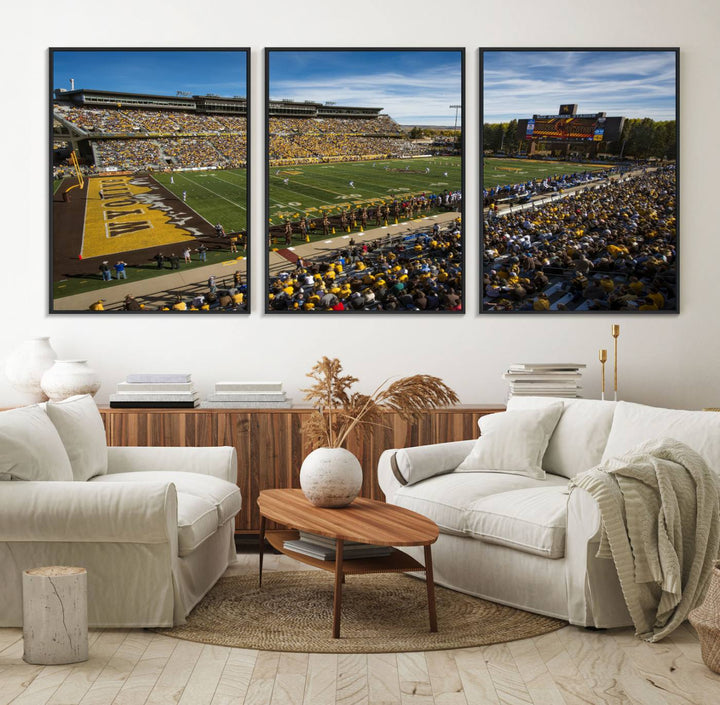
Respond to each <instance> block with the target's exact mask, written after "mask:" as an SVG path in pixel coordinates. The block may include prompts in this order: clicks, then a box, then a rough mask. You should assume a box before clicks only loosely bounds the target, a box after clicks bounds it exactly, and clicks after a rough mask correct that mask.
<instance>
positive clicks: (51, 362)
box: [5, 337, 100, 402]
mask: <svg viewBox="0 0 720 705" xmlns="http://www.w3.org/2000/svg"><path fill="white" fill-rule="evenodd" d="M56 358H57V353H56V352H55V351H54V350H53V348H52V346H51V345H50V339H49V338H48V337H39V338H29V339H28V340H26V341H25V342H24V343H22V344H21V345H20V346H19V347H18V348H17V350H15V351H14V352H13V353H12V354H11V355H10V356H9V357H8V358H7V360H6V361H5V375H6V376H7V378H8V380H9V381H10V383H11V384H12V386H13V387H14V388H15V389H17V390H18V391H19V392H22V393H23V394H26V395H28V396H29V397H30V398H31V401H33V402H42V401H47V400H48V399H50V401H61V400H62V399H67V398H68V397H71V396H74V395H76V394H91V395H93V396H94V395H95V393H96V392H97V390H98V389H100V378H99V377H98V375H97V373H96V372H95V370H93V369H92V368H90V367H89V366H88V364H87V360H57V359H56Z"/></svg>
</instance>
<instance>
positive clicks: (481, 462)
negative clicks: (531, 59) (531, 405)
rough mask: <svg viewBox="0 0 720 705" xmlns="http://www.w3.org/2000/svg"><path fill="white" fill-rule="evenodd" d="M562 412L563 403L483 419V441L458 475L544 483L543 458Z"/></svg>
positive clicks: (477, 444)
mask: <svg viewBox="0 0 720 705" xmlns="http://www.w3.org/2000/svg"><path fill="white" fill-rule="evenodd" d="M562 412H563V405H562V402H557V403H555V404H550V405H548V406H546V407H544V408H542V409H527V410H523V411H503V412H501V413H498V414H488V415H487V416H483V417H482V418H481V419H480V420H479V421H478V425H479V426H480V438H478V439H477V441H475V446H474V447H473V449H472V451H470V455H468V457H467V458H465V460H463V461H462V463H460V465H459V466H458V468H457V470H455V472H505V473H511V474H513V475H527V476H528V477H534V478H535V479H538V480H544V479H545V471H544V470H543V469H542V459H543V455H544V454H545V450H546V449H547V446H548V442H549V441H550V436H551V435H552V432H553V430H554V429H555V426H557V422H558V421H559V419H560V416H561V414H562Z"/></svg>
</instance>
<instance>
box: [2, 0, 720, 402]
mask: <svg viewBox="0 0 720 705" xmlns="http://www.w3.org/2000/svg"><path fill="white" fill-rule="evenodd" d="M11 7H12V6H11ZM80 8H83V9H80ZM3 14H4V17H3V24H4V25H5V31H4V32H3V34H4V35H5V36H4V37H3V42H2V43H1V50H2V74H3V101H2V103H3V105H2V109H1V110H0V120H2V132H1V133H0V134H2V138H3V139H2V157H1V159H2V170H1V174H0V179H1V180H2V190H1V191H0V193H2V208H3V212H2V238H3V242H2V247H1V248H0V321H1V322H2V332H1V333H0V360H2V359H4V358H5V357H6V356H7V355H8V354H9V353H10V352H11V351H12V350H13V349H14V348H15V347H16V346H17V345H18V344H19V343H20V342H21V341H23V340H24V339H25V338H27V337H29V336H32V335H50V336H51V341H52V343H53V345H54V347H55V349H56V351H57V352H58V354H59V356H60V357H65V358H77V357H82V358H87V359H88V360H89V361H90V362H91V364H92V365H93V366H94V367H95V368H96V369H97V370H98V371H99V372H100V373H101V375H102V379H103V387H102V389H101V390H100V392H99V393H98V397H97V398H98V401H100V402H101V403H102V402H105V401H107V396H108V394H109V393H110V392H111V391H113V389H114V385H115V384H116V383H117V382H118V381H121V380H122V379H123V378H124V377H125V375H126V374H127V373H129V372H133V371H151V370H163V369H169V368H172V369H175V370H188V371H190V372H192V373H193V377H194V379H195V381H196V382H197V383H198V386H199V388H200V390H201V392H203V393H207V392H209V391H210V390H211V388H212V384H213V382H214V381H216V380H218V379H230V378H235V379H237V378H244V379H268V378H271V379H280V380H283V382H284V383H285V388H286V389H287V390H288V392H289V393H290V394H291V395H292V396H293V397H294V398H295V400H296V401H300V396H301V395H300V394H299V392H298V389H299V388H301V387H303V386H304V385H305V382H306V379H305V377H304V374H305V373H306V372H307V371H308V370H309V369H310V367H311V366H312V364H313V363H314V361H315V360H316V359H317V358H318V357H320V356H321V355H329V356H338V357H340V359H341V360H342V361H343V363H344V365H345V369H346V370H347V371H348V372H350V373H352V374H354V375H355V376H357V377H360V379H361V388H362V390H363V391H368V390H369V389H371V388H372V387H373V386H374V385H375V384H376V383H378V382H379V381H380V380H382V379H383V378H385V377H387V376H390V375H402V374H408V373H414V372H423V373H429V374H435V375H439V376H441V377H443V378H444V379H445V381H446V382H447V383H449V384H450V385H451V386H452V387H454V388H455V389H457V390H458V392H459V393H460V396H461V399H462V401H463V402H465V403H476V402H498V401H503V400H504V399H505V383H504V382H503V381H502V380H501V379H500V375H501V373H502V372H503V370H504V368H505V366H506V365H508V364H509V363H511V362H517V361H544V360H548V361H550V360H572V361H578V362H586V363H588V369H587V371H586V374H585V395H586V396H589V397H590V396H592V397H597V396H599V390H600V370H599V363H597V362H596V360H597V350H598V348H601V347H606V348H611V347H612V346H611V343H612V340H611V337H610V324H611V322H618V323H620V325H621V337H620V351H621V352H620V395H621V398H624V399H629V400H635V401H640V402H645V403H651V404H659V405H666V406H675V407H687V408H699V407H702V406H718V405H720V373H719V372H718V365H717V360H718V351H719V350H720V319H719V317H718V309H719V308H720V295H718V286H717V280H718V278H719V276H720V272H718V266H719V265H720V232H719V231H718V203H719V202H720V189H719V188H718V164H720V148H719V147H718V144H719V143H720V139H719V133H718V129H717V127H716V125H717V122H718V116H720V92H719V91H718V79H717V71H718V69H719V68H720V4H718V3H717V2H716V0H684V2H676V1H673V2H670V1H669V0H634V1H632V0H631V1H628V0H605V2H601V3H596V2H578V1H577V0H555V1H554V2H552V3H550V4H548V3H539V2H537V0H508V2H478V0H455V2H451V3H445V4H443V3H438V2H431V1H430V0H414V1H411V2H408V1H407V0H399V1H398V0H393V2H378V1H377V0H360V1H359V2H339V1H335V2H333V1H332V0H270V1H269V2H242V1H238V0H234V1H220V0H207V2H198V1H197V0H192V1H190V0H175V1H174V2H157V1H155V2H153V1H152V0H143V1H142V2H140V1H138V0H128V1H126V2H121V3H117V2H115V3H107V4H104V3H94V4H92V5H87V4H82V3H65V4H63V3H58V2H56V1H53V2H48V1H46V0H41V1H39V0H35V2H24V3H15V7H14V9H6V10H4V11H3ZM302 45H305V46H310V47H312V46H351V45H352V46H360V47H362V46H386V47H424V46H465V47H466V49H467V54H466V85H467V90H466V136H467V153H466V191H467V197H466V242H467V247H466V249H467V255H466V257H467V259H466V262H467V265H466V272H467V292H468V293H467V304H468V311H467V313H466V314H465V315H464V316H461V317H460V316H425V317H418V316H408V317H403V316H382V315H379V316H363V317H358V316H351V317H350V316H349V317H347V318H345V317H342V316H333V317H331V318H330V317H327V316H317V317H315V316H297V317H290V316H266V315H264V314H263V313H261V310H262V308H263V266H264V260H263V252H262V244H261V243H262V242H263V232H262V230H263V223H264V200H263V199H264V174H263V169H264V167H263V147H264V145H263V135H262V132H263V129H262V125H263V123H262V120H263V105H262V101H263V95H264V76H263V74H264V68H263V52H262V49H263V47H265V46H271V47H272V46H276V47H277V46H302ZM49 46H65V47H68V46H70V47H71V46H92V47H98V46H100V47H102V46H115V47H122V46H132V47H153V46H169V47H182V46H238V47H242V46H251V47H252V50H253V52H252V81H253V83H252V90H251V97H252V101H253V102H252V119H253V121H254V122H253V127H254V133H253V138H252V158H253V163H252V169H251V177H252V184H253V193H252V201H253V212H252V225H251V227H252V238H253V243H254V247H253V252H252V266H253V268H254V271H255V273H256V275H255V277H254V279H253V284H252V299H253V306H252V308H253V312H252V315H250V316H241V317H236V316H207V317H202V316H193V317H187V318H185V317H176V316H172V317H171V316H168V317H163V316H156V315H153V316H147V317H145V316H127V317H122V316H108V317H103V316H86V315H53V316H49V315H48V313H47V300H48V282H47V279H48V265H47V261H48V194H47V176H46V175H47V168H48V159H47V141H46V135H47V125H46V119H47V100H48V96H47V85H48V76H47V72H48V68H47V66H48V57H47V51H46V50H47V47H49ZM481 46H488V47H493V46H495V47H498V46H499V47H519V48H520V47H537V46H557V47H592V46H601V47H640V46H642V47H653V46H661V47H666V46H679V47H680V49H681V59H680V60H681V96H680V103H681V112H680V115H681V165H682V168H681V177H680V183H681V219H680V233H681V282H682V288H681V298H682V301H681V308H682V312H681V313H680V314H679V315H655V316H652V315H643V316H617V317H615V318H611V317H608V316H606V315H600V316H592V315H586V314H583V315H580V314H578V315H567V316H566V315H560V316H553V317H545V316H532V315H522V316H521V315H514V316H479V315H478V302H477V299H478V297H477V293H476V292H477V288H478V278H479V272H478V266H477V264H476V263H477V262H478V260H479V234H478V233H479V228H480V222H479V217H478V213H477V210H478V200H479V199H478V190H479V163H478V156H477V153H478V141H479V135H478V132H479V131H478V120H479V87H478V83H479V68H478V47H481ZM20 401H22V398H21V397H19V396H18V395H17V394H16V393H15V392H14V391H13V390H12V389H11V388H10V386H9V384H8V383H7V381H6V380H5V378H4V377H3V376H2V375H1V374H0V407H1V406H7V405H11V404H14V403H18V402H20Z"/></svg>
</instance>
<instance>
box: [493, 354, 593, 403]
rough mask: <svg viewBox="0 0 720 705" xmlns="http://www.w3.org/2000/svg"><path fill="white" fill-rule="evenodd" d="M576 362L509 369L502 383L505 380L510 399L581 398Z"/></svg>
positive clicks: (579, 365) (521, 365) (579, 378)
mask: <svg viewBox="0 0 720 705" xmlns="http://www.w3.org/2000/svg"><path fill="white" fill-rule="evenodd" d="M584 367H585V365H584V364H582V363H579V362H537V363H530V362H526V363H518V364H515V365H510V367H508V369H507V372H505V374H503V379H505V380H507V381H508V383H509V385H510V389H509V394H508V398H510V397H520V396H524V397H535V396H537V397H564V398H575V397H579V396H581V394H580V390H581V389H582V386H581V385H580V382H581V381H582V372H581V370H582V369H583V368H584Z"/></svg>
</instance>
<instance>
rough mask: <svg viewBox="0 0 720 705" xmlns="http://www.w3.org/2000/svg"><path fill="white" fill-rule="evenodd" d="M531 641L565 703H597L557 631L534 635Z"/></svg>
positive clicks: (585, 704)
mask: <svg viewBox="0 0 720 705" xmlns="http://www.w3.org/2000/svg"><path fill="white" fill-rule="evenodd" d="M533 642H534V643H535V646H536V647H537V650H538V653H539V654H540V657H541V658H542V660H543V662H544V663H545V666H546V668H547V669H548V671H549V673H550V675H552V677H553V680H554V681H555V685H556V686H557V688H558V690H559V691H560V694H561V695H562V697H563V700H564V701H565V702H566V703H567V705H597V699H596V697H595V694H594V693H593V691H592V689H591V688H590V687H588V684H587V683H586V682H585V678H584V677H583V676H582V674H581V673H580V671H579V670H578V668H577V665H576V664H575V661H574V660H573V658H572V657H571V656H570V654H569V653H568V652H567V650H566V649H565V646H564V645H563V643H562V641H560V637H559V636H558V634H557V632H550V633H549V634H542V635H541V636H538V637H535V638H534V639H533Z"/></svg>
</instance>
